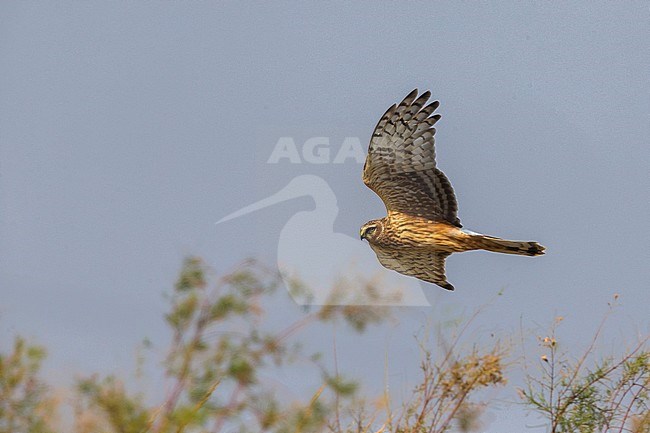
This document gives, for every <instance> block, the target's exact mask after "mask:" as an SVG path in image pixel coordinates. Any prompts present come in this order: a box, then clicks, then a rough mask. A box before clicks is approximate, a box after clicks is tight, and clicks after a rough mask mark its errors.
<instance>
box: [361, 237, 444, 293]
mask: <svg viewBox="0 0 650 433" xmlns="http://www.w3.org/2000/svg"><path fill="white" fill-rule="evenodd" d="M371 246H372V245H371ZM373 250H374V251H375V254H377V259H379V263H381V264H382V265H383V266H384V267H386V268H388V269H392V270H393V271H397V272H399V273H400V274H404V275H408V276H410V277H415V278H418V279H420V280H422V281H426V282H427V283H433V284H437V285H438V286H440V287H442V288H443V289H445V290H454V286H453V285H452V284H451V283H450V282H449V281H447V276H446V275H445V259H446V258H447V257H449V255H450V253H439V252H431V251H426V252H417V251H413V250H409V251H404V250H395V249H382V248H374V247H373Z"/></svg>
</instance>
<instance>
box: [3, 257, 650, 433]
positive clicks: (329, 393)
mask: <svg viewBox="0 0 650 433" xmlns="http://www.w3.org/2000/svg"><path fill="white" fill-rule="evenodd" d="M279 281H280V278H279V275H278V274H277V273H275V272H272V271H270V270H268V269H266V268H264V267H263V266H261V265H260V264H259V263H256V262H254V261H248V262H245V263H244V264H242V265H241V266H240V267H238V268H237V269H235V270H234V271H233V272H230V273H228V274H225V275H221V276H215V275H213V273H212V272H211V271H210V269H209V268H208V267H207V266H206V265H205V263H203V262H202V260H200V259H199V258H196V257H190V258H188V259H186V260H185V262H184V264H183V267H182V269H181V271H180V274H179V277H178V279H177V281H176V283H175V285H174V287H173V290H172V292H171V294H170V296H169V302H170V308H169V312H168V313H167V314H166V315H165V320H166V323H167V325H168V326H169V327H170V330H171V342H170V345H169V348H168V350H167V351H166V356H165V359H164V362H163V364H162V368H163V369H164V375H165V378H166V383H167V384H168V386H167V388H166V390H165V393H164V394H163V395H160V396H155V397H154V396H148V398H146V396H145V395H144V394H141V393H138V392H134V391H133V390H132V389H131V386H129V385H130V384H128V383H125V382H124V381H123V380H120V379H119V378H118V377H115V376H107V377H101V376H99V375H93V376H90V377H85V378H81V379H79V380H78V383H77V384H76V387H75V389H74V391H73V393H72V395H71V396H68V398H66V399H65V401H62V400H63V399H61V398H55V397H54V394H53V392H52V390H51V389H50V388H48V386H47V385H46V384H45V383H44V381H43V380H42V379H41V378H40V377H39V370H40V367H41V363H42V361H43V359H44V358H45V351H44V350H43V349H42V348H40V347H38V346H34V345H30V344H28V343H27V342H26V341H24V340H23V339H21V338H16V339H15V341H14V344H13V347H12V348H11V349H10V350H9V351H8V353H7V354H2V353H0V433H19V432H20V433H23V432H25V433H49V432H60V431H66V432H74V433H140V432H152V433H171V432H174V433H182V432H186V433H194V432H196V433H199V432H200V433H204V432H205V433H208V432H228V433H234V432H273V433H300V432H310V433H311V432H327V431H329V432H334V433H366V432H375V433H385V432H391V433H424V432H426V433H442V432H447V431H450V430H455V431H460V432H470V431H478V430H479V429H480V428H481V415H482V413H483V411H484V409H485V408H486V407H487V405H488V403H487V402H485V401H483V400H484V398H483V399H482V398H481V397H482V396H483V394H482V393H483V392H484V391H485V390H489V389H491V388H495V387H499V386H504V385H505V384H506V383H507V380H506V364H507V363H506V357H507V352H508V351H507V350H505V349H504V347H503V346H502V345H501V344H500V343H499V342H496V343H494V344H492V345H490V347H480V346H479V345H477V344H476V343H475V342H474V343H472V342H471V341H470V343H471V344H469V345H467V344H465V343H464V339H467V337H463V335H464V333H465V331H466V330H467V329H468V326H469V324H470V323H471V322H472V321H473V319H474V318H475V317H476V314H478V313H479V312H480V309H479V310H478V311H477V312H476V313H475V315H474V316H472V317H471V318H470V319H469V320H465V321H463V320H456V321H454V323H452V324H451V325H450V326H448V327H447V330H451V331H450V332H446V331H445V332H443V331H440V332H439V334H438V335H436V338H435V342H430V341H419V345H420V349H421V352H422V362H421V366H420V367H421V379H420V381H419V384H418V385H417V386H416V387H415V388H414V389H413V392H412V395H411V397H410V398H407V399H406V401H405V402H402V403H401V404H400V403H399V402H398V403H397V406H395V405H394V404H393V403H392V402H391V396H390V394H389V392H388V389H386V392H385V394H384V395H382V396H380V397H379V398H373V397H369V396H363V395H360V393H361V390H362V388H360V386H359V383H357V381H355V380H353V378H348V377H345V376H344V375H342V374H340V373H339V372H338V369H337V368H336V366H335V368H334V371H330V370H329V368H328V366H327V365H324V364H325V363H324V362H323V361H322V357H321V356H320V355H319V354H318V353H305V351H304V349H302V348H301V346H300V345H299V344H297V343H298V341H297V339H296V338H295V337H296V335H297V334H298V333H299V332H300V331H301V330H302V329H304V328H305V327H307V326H317V325H318V324H319V323H320V324H326V323H332V322H335V323H345V324H347V325H348V326H349V327H350V328H351V329H352V330H354V331H357V332H363V331H364V330H366V329H367V328H368V327H369V326H372V325H373V324H379V323H381V322H383V321H385V320H387V319H389V318H390V312H391V309H390V308H387V307H382V306H368V305H337V304H345V302H339V301H341V300H342V299H344V298H345V296H346V293H349V292H351V291H346V285H349V284H353V283H352V282H350V281H343V280H342V281H341V282H340V284H339V285H338V287H336V290H334V292H333V295H332V299H331V300H332V302H331V304H330V305H324V306H322V307H320V308H319V309H317V310H315V311H309V310H305V311H303V313H302V314H301V315H300V317H299V318H298V319H297V320H296V321H295V322H293V323H289V324H288V326H286V327H285V328H282V329H279V330H278V329H275V327H274V326H271V323H269V321H268V320H266V319H267V318H268V317H267V315H266V314H265V309H264V308H265V307H266V306H268V305H274V304H273V303H272V302H271V301H272V299H271V298H272V297H274V296H275V292H276V289H277V287H278V285H279ZM363 284H364V285H365V286H364V287H363V289H364V290H365V295H363V296H365V298H364V299H362V300H359V301H365V302H360V303H362V304H363V303H365V304H376V305H381V304H382V302H381V299H379V298H378V296H379V295H378V293H379V291H377V290H376V288H375V287H373V284H372V283H363ZM291 285H292V287H290V288H289V290H290V294H291V295H292V296H297V294H298V293H302V294H303V295H304V294H305V293H309V291H308V290H307V288H306V287H305V286H304V285H302V283H300V282H299V281H295V282H294V283H292V284H291ZM355 296H357V295H355ZM391 296H394V295H391ZM559 322H560V320H558V321H556V325H555V326H554V327H553V329H552V332H550V334H549V336H548V337H544V338H540V347H541V349H542V351H543V353H542V354H541V356H540V358H539V363H540V367H541V370H540V374H539V375H533V374H529V375H528V387H527V389H526V390H521V395H522V397H523V399H524V402H525V403H526V404H527V406H528V407H529V408H531V410H534V411H537V412H540V413H542V414H543V415H544V416H546V418H547V419H548V421H549V426H550V429H551V431H552V432H553V433H564V432H572V433H573V432H580V433H586V432H602V433H605V432H614V431H616V432H622V431H630V432H633V433H650V410H649V408H648V389H649V388H650V383H649V380H650V379H649V377H650V374H649V371H650V365H649V362H650V354H649V353H648V351H647V350H646V345H645V343H646V342H647V340H643V341H642V342H641V343H640V344H639V345H638V346H636V347H635V348H632V350H630V351H629V353H627V354H625V355H624V356H622V357H621V358H617V359H615V358H609V359H604V360H601V361H599V362H597V363H594V364H593V367H592V368H591V369H587V368H586V365H587V362H586V360H587V358H588V357H589V355H592V354H593V353H594V350H595V348H594V347H595V346H594V344H595V341H596V338H594V343H592V345H591V346H590V347H589V348H588V349H587V350H586V352H585V354H584V355H583V356H582V357H581V358H580V359H579V360H578V361H573V362H572V361H571V359H570V358H569V356H568V354H566V353H564V352H562V351H560V350H559V348H560V345H559V343H558V342H557V339H556V335H555V328H556V326H557V324H558V323H559ZM445 323H446V322H445ZM276 325H277V324H276ZM442 325H444V323H442ZM597 335H598V334H597ZM597 335H596V337H597ZM146 346H151V343H147V344H146ZM468 347H469V349H468ZM296 360H300V362H301V366H302V368H304V365H305V361H306V360H307V362H309V363H311V364H310V365H312V366H313V368H312V369H311V372H312V374H314V375H315V377H316V379H315V380H314V378H312V380H311V381H310V382H309V383H320V385H319V386H318V385H317V389H314V390H313V394H312V395H311V398H309V397H308V398H306V399H305V401H287V400H286V398H282V396H280V395H279V393H278V392H277V387H276V386H275V385H274V384H273V383H269V381H268V380H264V379H265V378H267V377H268V376H269V375H270V374H271V373H273V372H278V371H282V370H285V371H286V370H291V368H292V367H293V364H294V363H295V362H296ZM141 364H142V359H141V356H140V358H139V359H138V366H137V370H138V371H140V372H141V371H142V365H141ZM524 367H526V366H524ZM483 397H484V396H483ZM66 405H67V406H66ZM65 407H71V408H72V413H73V417H72V418H73V419H72V421H71V422H68V423H67V424H70V426H67V424H66V423H64V424H65V425H66V427H65V428H62V427H61V423H60V422H59V419H57V417H56V415H57V413H58V412H59V411H60V410H61V409H62V408H65Z"/></svg>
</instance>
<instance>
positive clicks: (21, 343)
mask: <svg viewBox="0 0 650 433" xmlns="http://www.w3.org/2000/svg"><path fill="white" fill-rule="evenodd" d="M44 358H45V350H44V349H43V348H42V347H39V346H34V345H29V344H27V342H26V341H25V340H24V339H22V338H20V337H18V338H16V339H15V340H14V344H13V350H12V351H11V352H10V353H9V354H8V355H4V354H0V433H16V432H27V433H48V432H51V431H53V430H51V429H50V427H49V426H50V425H51V424H52V421H53V419H52V409H53V408H54V406H55V404H56V400H55V399H54V398H53V397H52V396H51V395H50V393H49V390H48V387H47V386H46V385H45V383H44V382H43V381H42V380H41V379H40V378H39V377H38V372H39V369H40V367H41V362H42V361H43V359H44Z"/></svg>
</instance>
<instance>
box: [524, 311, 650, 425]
mask: <svg viewBox="0 0 650 433" xmlns="http://www.w3.org/2000/svg"><path fill="white" fill-rule="evenodd" d="M561 322H562V318H561V317H558V318H556V320H555V323H554V324H553V326H552V328H551V331H550V333H549V335H548V336H546V337H540V338H539V346H540V348H541V350H542V355H541V356H540V357H539V367H540V369H539V373H538V374H529V375H528V386H527V389H525V390H521V391H520V393H521V396H522V398H523V400H524V401H525V403H526V404H527V405H528V406H529V407H531V408H532V409H533V410H535V411H537V412H538V413H540V414H542V415H543V416H544V417H546V418H547V419H548V421H549V424H550V431H551V433H574V432H579V433H595V432H600V433H610V432H632V433H650V420H649V416H648V413H650V409H649V404H650V394H649V392H650V352H649V351H648V350H647V342H648V338H645V339H642V340H641V341H640V342H639V343H638V344H637V345H636V346H635V347H633V348H632V349H631V350H630V351H629V352H627V353H625V354H623V355H622V356H620V357H613V356H610V357H605V358H604V359H599V360H598V361H595V362H592V363H591V367H587V364H588V360H589V359H590V357H593V356H594V354H595V347H596V342H597V340H598V337H599V335H600V332H601V330H602V327H603V324H604V321H603V324H601V327H600V328H599V330H598V331H597V332H596V335H595V336H594V338H593V340H592V342H591V345H590V346H589V347H588V348H587V349H586V350H585V352H584V353H583V354H582V356H581V357H580V358H579V359H577V360H575V361H574V360H572V358H571V356H570V355H569V353H568V352H566V351H564V350H562V348H561V345H560V343H559V341H558V340H557V337H556V331H557V327H558V325H559V324H560V323H561Z"/></svg>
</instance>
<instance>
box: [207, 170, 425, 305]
mask: <svg viewBox="0 0 650 433" xmlns="http://www.w3.org/2000/svg"><path fill="white" fill-rule="evenodd" d="M301 196H310V197H312V199H313V200H314V203H315V205H316V206H315V209H313V210H311V211H301V212H297V213H296V214H294V215H293V216H292V217H291V218H290V219H289V221H287V223H286V224H285V225H284V227H283V228H282V230H281V232H280V238H279V240H278V268H279V270H280V272H281V275H282V278H283V280H284V282H285V286H286V288H287V289H288V290H289V292H290V294H291V296H292V298H293V299H294V301H296V302H297V303H298V304H300V305H327V304H337V305H396V306H429V305H430V304H429V302H428V300H427V298H426V297H425V295H424V292H423V291H422V288H421V287H420V284H419V283H418V281H417V280H416V279H414V278H409V277H404V276H401V275H399V274H398V273H396V272H393V271H389V270H387V269H385V268H384V267H382V266H381V265H380V264H379V262H378V261H377V258H376V256H375V254H374V252H373V251H372V250H371V249H370V248H369V247H368V245H365V244H364V243H362V242H361V241H360V240H359V239H358V238H353V237H350V236H347V235H345V234H342V233H335V232H334V221H335V220H336V216H337V214H338V211H339V209H338V206H337V203H336V195H335V194H334V191H332V188H331V187H330V186H329V184H328V183H327V182H326V181H325V180H324V179H323V178H321V177H318V176H314V175H302V176H297V177H295V178H294V179H293V180H291V182H289V183H288V184H287V185H286V186H285V187H284V188H282V190H280V191H278V192H277V193H275V194H273V195H271V196H269V197H267V198H265V199H262V200H260V201H258V202H256V203H253V204H251V205H249V206H246V207H244V208H242V209H240V210H238V211H236V212H234V213H231V214H230V215H228V216H226V217H224V218H222V219H221V220H219V221H218V222H217V224H221V223H224V222H226V221H229V220H232V219H235V218H240V217H243V216H244V215H246V214H249V213H251V212H255V211H258V210H261V209H264V208H266V207H268V206H273V205H275V204H279V203H282V202H284V201H287V200H291V199H293V198H297V197H301ZM296 279H298V280H300V281H302V282H304V283H305V284H306V287H305V290H306V292H305V293H296V292H294V291H292V290H291V287H293V286H294V282H295V281H296Z"/></svg>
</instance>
